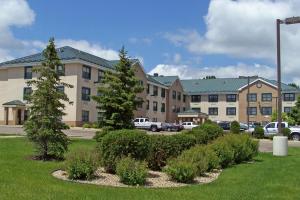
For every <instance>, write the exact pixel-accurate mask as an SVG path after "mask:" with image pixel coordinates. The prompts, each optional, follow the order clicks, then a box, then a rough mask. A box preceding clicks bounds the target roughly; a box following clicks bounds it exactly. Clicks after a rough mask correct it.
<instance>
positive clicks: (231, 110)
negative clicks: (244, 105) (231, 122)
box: [226, 107, 236, 115]
mask: <svg viewBox="0 0 300 200" xmlns="http://www.w3.org/2000/svg"><path fill="white" fill-rule="evenodd" d="M226 115H236V108H235V107H227V108H226Z"/></svg>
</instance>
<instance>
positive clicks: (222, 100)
mask: <svg viewBox="0 0 300 200" xmlns="http://www.w3.org/2000/svg"><path fill="white" fill-rule="evenodd" d="M230 94H232V93H230ZM190 106H191V108H200V110H201V112H203V113H206V114H208V108H210V107H216V108H218V115H209V119H210V120H212V121H234V120H239V118H238V114H239V106H238V96H237V101H236V102H227V101H226V94H218V102H208V94H204V95H201V102H197V103H196V102H191V103H190ZM227 107H235V108H236V115H226V108H227Z"/></svg>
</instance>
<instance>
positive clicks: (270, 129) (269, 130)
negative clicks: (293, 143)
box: [264, 122, 300, 141]
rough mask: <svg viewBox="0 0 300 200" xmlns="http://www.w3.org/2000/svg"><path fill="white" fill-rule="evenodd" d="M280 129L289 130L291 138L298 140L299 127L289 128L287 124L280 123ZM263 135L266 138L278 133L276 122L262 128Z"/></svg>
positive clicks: (299, 135)
mask: <svg viewBox="0 0 300 200" xmlns="http://www.w3.org/2000/svg"><path fill="white" fill-rule="evenodd" d="M281 124H282V126H281V127H282V128H289V129H290V130H291V138H292V139H293V140H297V141H299V140H300V127H289V124H288V123H287V122H282V123H281ZM264 133H265V135H266V136H268V135H275V134H277V133H278V122H271V123H269V124H267V125H265V127H264Z"/></svg>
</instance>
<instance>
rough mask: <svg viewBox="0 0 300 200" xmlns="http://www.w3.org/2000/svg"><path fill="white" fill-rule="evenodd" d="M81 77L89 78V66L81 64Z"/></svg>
mask: <svg viewBox="0 0 300 200" xmlns="http://www.w3.org/2000/svg"><path fill="white" fill-rule="evenodd" d="M82 78H84V79H88V80H91V67H89V66H86V65H83V67H82Z"/></svg>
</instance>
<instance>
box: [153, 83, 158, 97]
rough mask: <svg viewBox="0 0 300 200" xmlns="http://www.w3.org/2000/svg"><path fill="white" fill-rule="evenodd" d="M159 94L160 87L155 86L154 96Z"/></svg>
mask: <svg viewBox="0 0 300 200" xmlns="http://www.w3.org/2000/svg"><path fill="white" fill-rule="evenodd" d="M157 95H158V87H157V86H155V85H154V86H153V96H157Z"/></svg>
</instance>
